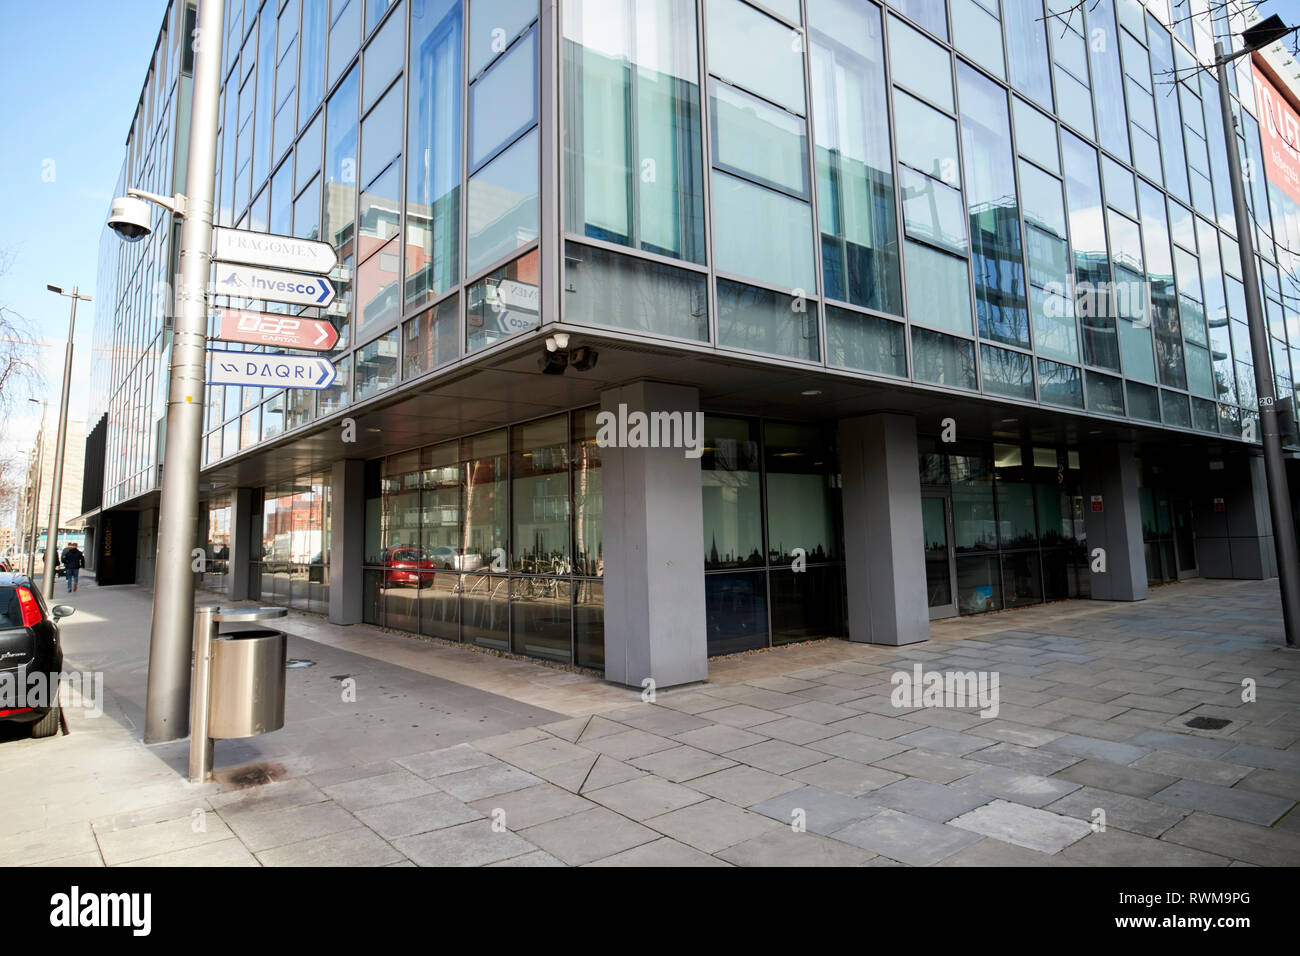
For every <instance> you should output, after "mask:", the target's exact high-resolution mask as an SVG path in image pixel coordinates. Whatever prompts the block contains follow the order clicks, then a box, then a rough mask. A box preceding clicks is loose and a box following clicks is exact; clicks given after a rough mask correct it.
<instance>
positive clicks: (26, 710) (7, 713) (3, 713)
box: [0, 707, 33, 717]
mask: <svg viewBox="0 0 1300 956" xmlns="http://www.w3.org/2000/svg"><path fill="white" fill-rule="evenodd" d="M32 709H33V708H31V707H10V708H9V709H8V710H0V717H12V716H13V715H14V714H30V713H31V712H32Z"/></svg>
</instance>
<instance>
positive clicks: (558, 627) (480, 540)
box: [363, 409, 605, 668]
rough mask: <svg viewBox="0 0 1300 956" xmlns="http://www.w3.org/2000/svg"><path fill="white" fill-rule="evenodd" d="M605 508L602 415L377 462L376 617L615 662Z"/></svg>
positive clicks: (535, 651)
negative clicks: (609, 646) (599, 440)
mask: <svg viewBox="0 0 1300 956" xmlns="http://www.w3.org/2000/svg"><path fill="white" fill-rule="evenodd" d="M603 500H604V497H603V494H602V488H601V455H600V447H599V446H598V445H597V444H596V410H595V409H582V410H579V411H575V412H572V413H569V414H564V415H557V416H552V417H550V418H544V419H540V420H537V421H533V422H528V423H525V424H521V425H515V426H512V427H511V428H508V429H506V428H503V429H500V430H497V431H492V432H486V433H482V434H478V435H474V436H472V437H468V438H463V439H459V440H455V441H450V442H443V443H442V444H438V445H430V446H427V447H424V448H419V449H415V450H413V451H409V452H406V453H404V454H400V455H390V456H388V457H387V458H383V459H377V460H374V461H371V462H369V463H368V464H367V468H366V502H365V509H366V548H365V570H364V572H363V576H364V582H363V586H364V601H365V603H364V608H365V611H364V613H365V620H366V621H367V622H368V623H371V624H378V625H380V626H383V627H391V628H395V629H397V630H403V631H411V632H414V633H418V634H423V635H426V636H428V637H437V638H442V639H444V640H451V641H461V642H465V643H470V644H477V645H479V646H482V647H488V648H492V649H495V650H502V651H513V652H515V653H518V654H525V655H529V656H533V657H542V658H546V659H548V660H554V661H560V662H563V663H572V664H577V665H579V666H583V667H597V668H599V667H601V666H603V664H604V646H605V638H604V633H605V632H604V581H603V578H604V573H605V562H604V551H603V547H602V527H603V523H602V518H601V513H602V506H603Z"/></svg>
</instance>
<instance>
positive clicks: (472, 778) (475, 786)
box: [436, 763, 542, 803]
mask: <svg viewBox="0 0 1300 956" xmlns="http://www.w3.org/2000/svg"><path fill="white" fill-rule="evenodd" d="M436 779H437V781H438V786H439V787H440V788H442V789H443V790H446V791H447V792H448V793H450V794H451V795H452V796H453V797H456V798H457V799H459V800H462V801H464V802H466V803H469V802H471V801H473V800H479V799H481V798H483V797H495V796H496V795H497V794H499V793H509V792H510V791H512V790H523V789H524V788H525V787H532V786H536V785H537V784H539V783H541V782H542V781H541V778H539V777H535V776H533V775H532V774H531V773H528V772H527V771H524V770H520V769H519V768H518V767H511V766H509V765H508V764H503V763H498V764H494V765H491V766H487V767H475V768H474V769H473V770H462V771H460V772H459V773H449V774H444V775H443V776H441V777H438V778H436Z"/></svg>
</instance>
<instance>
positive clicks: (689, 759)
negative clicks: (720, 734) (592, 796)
mask: <svg viewBox="0 0 1300 956" xmlns="http://www.w3.org/2000/svg"><path fill="white" fill-rule="evenodd" d="M628 763H630V764H631V765H632V766H634V767H636V768H638V769H639V770H644V771H646V772H647V773H653V774H655V775H656V776H659V777H663V778H664V779H665V780H671V781H672V782H673V783H681V782H682V781H684V780H690V779H692V778H694V777H702V776H704V775H705V774H709V773H715V772H716V771H718V770H726V769H727V768H728V767H734V766H736V761H734V760H731V759H730V758H728V757H719V756H718V755H717V754H712V753H709V752H708V751H707V750H700V749H699V748H697V747H688V746H686V745H685V744H683V745H682V746H680V747H673V748H672V749H671V750H660V751H657V752H655V753H652V754H646V755H645V756H644V757H633V758H632V759H631V760H629V761H628Z"/></svg>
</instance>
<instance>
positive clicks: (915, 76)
mask: <svg viewBox="0 0 1300 956" xmlns="http://www.w3.org/2000/svg"><path fill="white" fill-rule="evenodd" d="M889 63H890V66H891V67H893V77H894V82H895V83H900V84H902V85H903V86H906V87H907V88H908V89H909V90H911V91H912V92H914V93H919V94H920V95H921V96H924V97H925V98H926V99H928V100H929V101H930V102H932V103H934V104H935V105H936V106H942V107H943V108H944V109H946V110H949V111H952V109H953V101H952V61H951V60H950V59H949V54H948V51H947V50H945V49H944V48H943V47H941V46H939V44H937V43H935V42H934V41H933V40H931V39H929V38H928V37H926V36H924V35H923V34H921V33H919V32H918V31H916V30H913V29H912V28H911V27H909V26H908V25H907V24H906V23H904V22H903V21H902V20H899V19H898V18H896V17H895V18H892V19H891V20H890V25H889Z"/></svg>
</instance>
